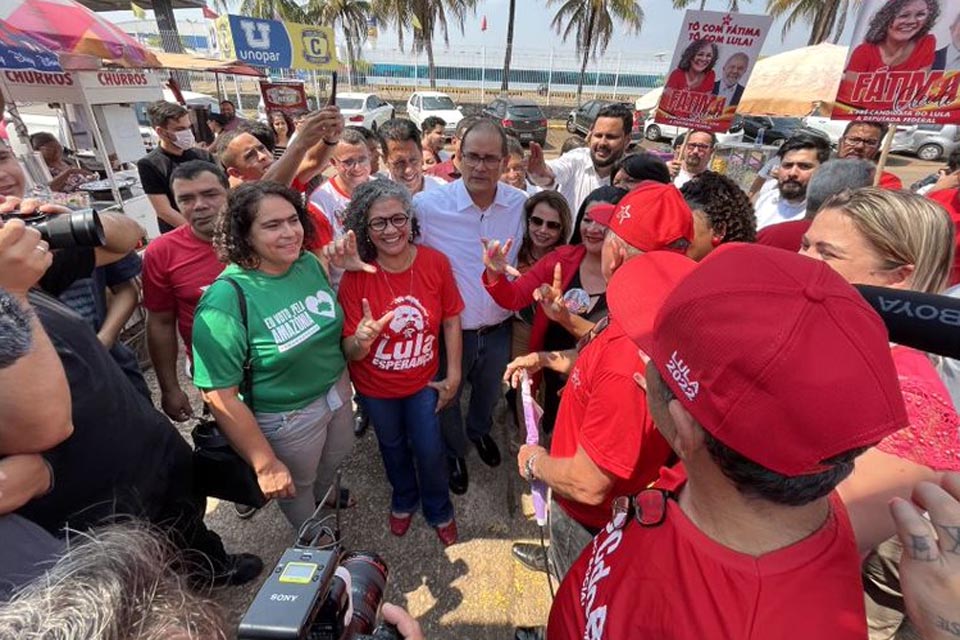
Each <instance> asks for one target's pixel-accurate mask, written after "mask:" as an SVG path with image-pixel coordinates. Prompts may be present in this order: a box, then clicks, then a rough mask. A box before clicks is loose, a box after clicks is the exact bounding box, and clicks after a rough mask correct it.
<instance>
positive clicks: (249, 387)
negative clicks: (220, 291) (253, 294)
mask: <svg viewBox="0 0 960 640" xmlns="http://www.w3.org/2000/svg"><path fill="white" fill-rule="evenodd" d="M223 279H224V280H226V281H227V282H229V283H230V284H231V285H232V286H233V289H234V290H235V291H236V292H237V304H238V305H239V306H240V319H241V320H242V321H243V330H244V331H245V332H246V334H247V353H246V355H245V356H244V359H243V380H242V381H241V382H240V395H242V396H243V401H244V403H246V405H247V406H248V407H250V410H251V411H253V410H254V409H253V356H252V355H251V351H250V325H248V324H247V297H246V296H245V295H244V294H243V289H241V288H240V284H239V283H238V282H237V281H236V280H234V279H233V278H229V277H226V278H223Z"/></svg>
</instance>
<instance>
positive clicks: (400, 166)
mask: <svg viewBox="0 0 960 640" xmlns="http://www.w3.org/2000/svg"><path fill="white" fill-rule="evenodd" d="M422 164H423V163H422V162H417V161H407V160H397V161H395V162H390V163H389V165H390V168H391V169H393V171H394V172H395V173H404V172H405V171H406V170H407V169H416V168H419V167H420V165H422Z"/></svg>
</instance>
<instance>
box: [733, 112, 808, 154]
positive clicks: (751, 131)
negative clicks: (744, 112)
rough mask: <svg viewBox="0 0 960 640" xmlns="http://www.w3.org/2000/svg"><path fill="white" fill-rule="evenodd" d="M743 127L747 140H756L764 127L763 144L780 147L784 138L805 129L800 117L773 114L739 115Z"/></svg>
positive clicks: (744, 137) (745, 139)
mask: <svg viewBox="0 0 960 640" xmlns="http://www.w3.org/2000/svg"><path fill="white" fill-rule="evenodd" d="M736 120H739V121H740V126H742V127H743V139H744V141H745V142H756V141H757V136H758V135H759V133H760V129H763V144H769V145H773V146H775V147H779V146H780V145H781V144H782V143H783V141H784V140H786V139H787V138H789V137H790V136H792V135H793V134H794V133H796V132H797V131H799V130H800V129H803V120H801V119H800V118H777V117H771V116H737V118H736Z"/></svg>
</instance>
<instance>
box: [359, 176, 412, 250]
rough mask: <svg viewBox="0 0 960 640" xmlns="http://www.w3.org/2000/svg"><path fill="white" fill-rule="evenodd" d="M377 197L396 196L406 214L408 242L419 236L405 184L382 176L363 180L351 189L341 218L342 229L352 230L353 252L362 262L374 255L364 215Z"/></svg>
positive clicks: (393, 198)
mask: <svg viewBox="0 0 960 640" xmlns="http://www.w3.org/2000/svg"><path fill="white" fill-rule="evenodd" d="M380 200H397V201H399V202H400V203H402V204H403V210H404V211H405V212H406V214H407V215H408V216H410V242H413V241H414V240H416V239H417V238H419V237H420V223H419V221H418V220H417V218H416V216H415V215H414V214H413V204H412V202H411V199H410V192H409V191H407V189H406V187H404V186H403V185H400V184H397V183H396V182H393V181H392V180H385V179H383V178H375V179H373V180H370V181H368V182H364V183H363V184H361V185H360V186H358V187H357V188H356V189H354V190H353V196H352V197H351V199H350V204H349V205H347V210H346V211H345V212H344V222H343V227H344V229H345V230H347V231H353V233H354V234H355V235H356V236H357V253H359V254H360V259H361V260H363V261H364V262H372V261H374V260H376V259H377V247H376V245H374V244H373V240H371V239H370V229H369V228H368V227H367V216H368V215H369V214H370V207H372V206H373V205H374V204H376V203H377V202H379V201H380Z"/></svg>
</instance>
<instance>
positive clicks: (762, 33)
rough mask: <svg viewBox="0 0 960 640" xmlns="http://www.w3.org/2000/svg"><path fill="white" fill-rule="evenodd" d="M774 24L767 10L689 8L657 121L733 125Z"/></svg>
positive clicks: (707, 127) (713, 127)
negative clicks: (762, 11)
mask: <svg viewBox="0 0 960 640" xmlns="http://www.w3.org/2000/svg"><path fill="white" fill-rule="evenodd" d="M772 23H773V18H772V17H771V16H765V15H748V14H744V13H723V12H720V11H687V13H686V15H685V16H684V19H683V27H681V29H680V40H679V41H678V42H677V48H676V49H675V50H674V52H673V60H672V61H671V63H670V72H669V73H668V74H667V78H666V86H664V88H663V95H662V96H661V98H660V104H659V105H657V114H656V116H655V120H656V121H657V122H661V123H663V124H667V125H674V126H678V127H688V128H691V129H699V130H701V131H710V132H714V133H719V132H723V131H727V130H729V129H730V125H731V123H732V122H733V116H734V115H735V114H736V112H737V105H738V104H740V98H742V97H743V90H744V87H746V86H747V80H748V78H749V77H750V73H751V72H752V71H753V66H754V64H756V62H757V58H758V56H759V55H760V49H761V48H762V47H763V41H764V40H765V39H766V37H767V33H768V32H769V31H770V25H771V24H772Z"/></svg>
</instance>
